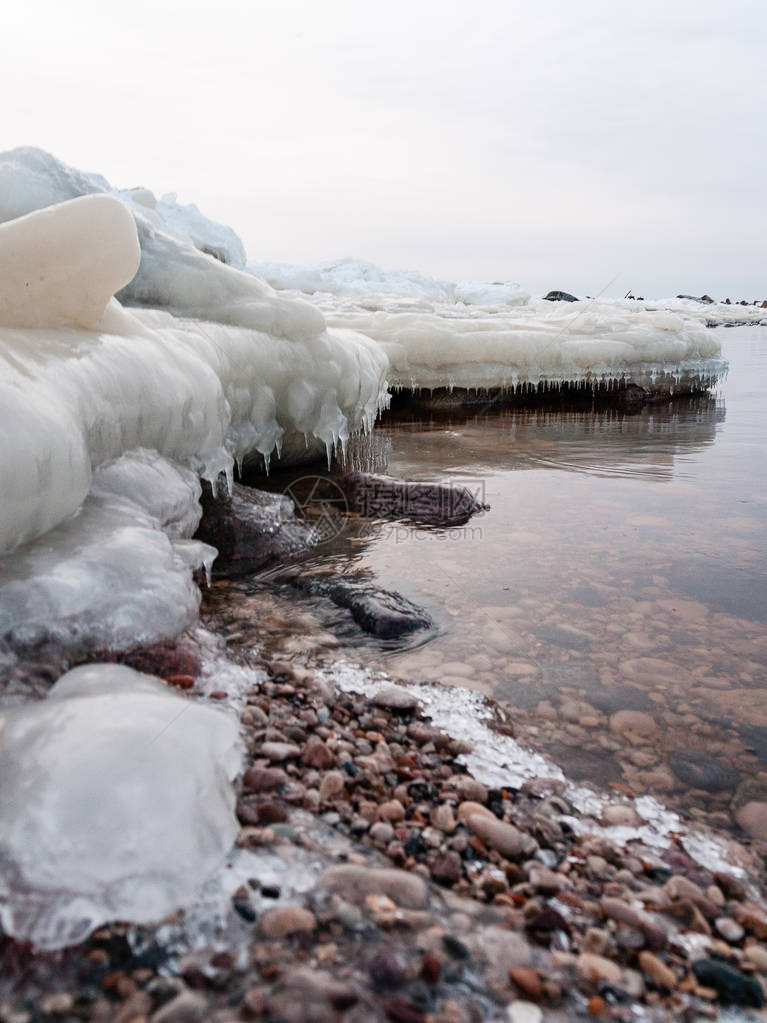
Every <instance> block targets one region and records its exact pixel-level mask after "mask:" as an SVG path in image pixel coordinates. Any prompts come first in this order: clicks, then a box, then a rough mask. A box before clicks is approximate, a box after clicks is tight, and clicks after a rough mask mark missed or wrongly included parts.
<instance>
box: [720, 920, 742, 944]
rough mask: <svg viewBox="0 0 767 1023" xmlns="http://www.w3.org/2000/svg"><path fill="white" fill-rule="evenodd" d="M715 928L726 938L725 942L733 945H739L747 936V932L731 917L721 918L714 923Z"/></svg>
mask: <svg viewBox="0 0 767 1023" xmlns="http://www.w3.org/2000/svg"><path fill="white" fill-rule="evenodd" d="M714 927H715V928H716V931H717V933H718V934H721V936H722V937H723V938H724V940H725V941H729V943H730V944H731V945H737V943H738V942H739V941H742V940H743V938H744V936H745V933H746V932H745V931H744V930H743V928H742V927H741V926H740V924H739V923H738V922H737V920H733V919H732V917H729V916H720V917H719V918H718V919H717V920H715V921H714Z"/></svg>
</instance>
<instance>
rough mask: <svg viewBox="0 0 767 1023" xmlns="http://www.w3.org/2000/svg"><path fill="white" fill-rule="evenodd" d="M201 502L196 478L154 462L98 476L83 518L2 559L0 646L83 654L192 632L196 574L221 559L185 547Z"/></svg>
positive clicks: (129, 459) (117, 465)
mask: <svg viewBox="0 0 767 1023" xmlns="http://www.w3.org/2000/svg"><path fill="white" fill-rule="evenodd" d="M199 496H200V484H199V481H198V479H197V476H196V475H195V474H194V473H193V472H191V471H190V470H188V469H185V468H183V467H182V466H179V465H174V464H173V463H171V462H169V461H167V460H166V459H163V458H161V457H160V456H158V455H156V454H155V453H154V452H149V451H136V452H132V453H130V454H128V455H125V456H123V457H122V458H120V459H118V460H117V461H116V462H112V463H108V464H107V465H105V466H104V467H103V468H102V469H99V470H97V471H96V473H95V475H94V480H93V486H92V488H91V492H90V494H89V496H88V497H87V499H86V500H85V502H84V504H83V505H82V507H81V508H80V509H79V510H78V512H77V514H76V515H74V516H71V517H70V518H67V519H66V520H65V521H64V522H62V523H61V524H60V525H58V526H57V527H56V528H54V529H52V530H51V531H50V532H49V533H48V534H47V536H46V537H45V540H44V542H42V543H38V544H27V545H24V546H22V547H19V548H18V549H17V550H15V551H14V552H13V553H12V554H9V555H7V556H6V557H4V558H2V559H0V566H1V571H0V641H1V640H3V639H4V640H5V641H6V642H7V643H9V644H10V645H11V646H12V647H14V648H16V649H31V648H37V647H39V646H41V645H42V644H45V645H47V646H48V647H50V648H53V649H61V650H65V651H67V652H69V653H80V654H82V653H86V652H89V651H93V650H114V649H120V648H122V647H126V646H133V645H134V644H136V643H152V642H155V641H156V640H158V639H163V638H167V637H171V636H174V635H176V634H177V633H178V632H180V631H181V630H182V629H184V628H186V627H187V626H189V625H191V624H192V623H193V622H194V621H195V619H196V617H197V613H198V610H199V605H200V593H199V590H198V588H197V586H196V585H195V583H194V582H193V579H192V575H193V571H194V569H196V568H197V567H199V566H201V565H203V564H206V565H208V566H209V565H210V564H211V563H212V561H213V558H214V557H215V553H216V552H215V550H214V549H213V548H212V547H209V546H207V545H206V544H204V543H198V542H196V541H191V540H189V539H187V538H188V537H190V536H191V535H192V533H193V532H194V531H195V529H196V528H197V524H198V522H199V519H200V513H201V508H200V503H199Z"/></svg>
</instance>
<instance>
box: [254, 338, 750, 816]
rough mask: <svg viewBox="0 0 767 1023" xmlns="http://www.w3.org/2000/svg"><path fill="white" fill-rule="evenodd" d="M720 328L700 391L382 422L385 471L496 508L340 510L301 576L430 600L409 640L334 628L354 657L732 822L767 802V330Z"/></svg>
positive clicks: (575, 765) (601, 780) (566, 764)
mask: <svg viewBox="0 0 767 1023" xmlns="http://www.w3.org/2000/svg"><path fill="white" fill-rule="evenodd" d="M719 333H720V334H721V339H722V343H723V348H724V354H725V356H726V357H727V358H728V359H729V362H730V372H729V376H728V378H727V379H726V380H725V381H724V382H723V383H722V385H721V387H720V390H719V391H718V392H717V393H716V394H712V395H711V396H707V397H697V398H690V399H685V400H682V401H677V402H675V403H674V404H673V405H671V406H664V407H650V408H645V409H643V410H642V412H641V413H640V414H639V415H634V416H628V415H625V414H622V413H617V412H615V411H606V412H592V411H576V412H564V411H562V412H551V411H546V412H542V411H536V410H532V411H530V410H525V411H517V412H510V411H509V412H505V413H497V412H496V413H490V412H485V413H482V414H477V413H473V414H470V415H461V414H457V415H452V416H451V417H446V416H445V415H444V414H442V415H441V416H439V417H432V416H430V415H429V414H428V413H426V414H423V416H422V418H421V419H420V420H419V421H415V422H413V421H410V422H408V421H402V420H399V421H396V420H392V421H390V422H389V423H388V424H385V425H384V426H383V429H382V430H381V436H382V437H383V438H384V440H385V439H386V438H388V441H389V443H390V450H389V454H388V472H390V473H391V474H392V475H395V476H403V477H407V478H411V479H427V480H437V479H441V480H455V481H460V482H464V483H467V484H468V485H470V486H471V487H472V489H476V490H481V491H482V493H483V494H484V499H485V500H486V501H487V503H488V504H489V505H490V510H489V511H488V512H487V513H486V514H484V515H482V516H480V517H477V518H475V519H473V520H472V521H471V522H470V523H469V524H468V525H467V526H466V527H465V528H464V529H460V530H453V531H449V532H447V533H436V532H433V531H431V532H430V531H426V530H416V529H413V528H409V527H397V528H395V527H392V528H387V529H385V530H379V531H378V532H373V533H371V531H370V529H369V528H367V527H366V526H365V524H363V523H360V522H357V523H354V522H352V523H350V526H349V529H348V530H346V531H345V534H344V535H342V536H341V537H339V538H338V539H337V540H336V541H335V542H334V543H332V544H329V545H327V546H326V548H325V552H324V553H322V552H321V553H320V554H319V555H317V556H315V557H313V558H312V559H311V563H310V565H307V569H310V568H311V567H314V568H320V569H322V570H327V568H328V567H329V566H332V567H333V568H334V570H336V571H342V572H345V573H349V574H355V575H356V574H360V573H361V574H369V575H371V576H375V578H376V579H377V581H378V582H379V583H380V584H382V585H383V586H385V587H389V588H392V589H397V590H399V591H400V592H401V593H403V594H405V595H406V596H408V597H409V598H411V599H412V600H414V601H416V602H417V603H421V604H424V605H426V606H428V608H429V609H430V611H431V612H432V614H433V616H434V619H435V622H436V628H435V630H434V632H433V633H432V634H431V636H430V638H429V640H428V641H427V642H425V643H423V644H421V645H420V646H417V647H414V646H411V647H410V648H408V649H402V648H394V649H384V648H382V647H381V646H377V645H375V644H374V643H373V642H372V641H371V642H369V643H363V644H362V645H360V640H359V637H358V634H356V633H355V631H354V630H352V629H347V630H346V631H345V630H344V626H343V622H340V621H339V622H337V623H336V624H337V625H338V627H339V629H340V634H341V635H342V636H344V635H348V636H349V637H350V639H349V646H350V652H351V653H353V656H355V657H357V658H363V659H366V660H368V661H371V662H373V663H378V664H381V665H382V666H385V667H386V669H387V670H388V671H390V672H392V673H394V674H396V675H399V676H401V677H403V678H407V679H412V680H415V681H435V682H440V683H442V684H447V685H461V686H467V687H471V688H475V689H480V690H482V691H483V692H486V693H488V694H489V695H492V696H493V697H494V698H495V699H496V700H498V701H500V702H501V703H502V704H503V705H504V706H505V707H506V708H507V709H508V710H509V712H510V715H511V717H512V720H513V721H514V722H515V728H516V731H517V736H518V738H520V739H521V740H522V741H525V742H527V743H528V744H530V745H532V746H534V747H535V748H537V749H539V750H543V751H545V752H547V753H549V754H550V755H551V756H552V758H553V759H554V760H555V761H557V762H558V763H559V764H560V765H561V766H562V767H563V768H564V769H565V770H566V771H568V772H569V773H570V774H571V775H572V776H573V777H576V778H582V779H586V780H591V781H594V782H596V783H598V784H610V783H613V784H614V785H617V786H619V787H623V786H625V787H627V788H629V789H631V791H633V792H635V793H637V794H638V793H643V792H650V793H652V794H655V795H658V796H660V797H661V798H663V799H665V800H666V801H667V802H672V803H676V804H677V805H683V806H684V807H685V808H686V809H687V810H689V811H690V812H691V813H693V814H694V815H698V816H701V817H705V818H706V819H708V820H711V821H712V822H714V823H720V824H725V825H728V824H730V823H731V819H732V818H731V814H732V812H733V810H734V809H735V808H736V807H737V806H739V805H741V804H742V803H744V802H747V801H749V800H751V799H762V800H767V698H766V697H767V539H766V538H767V472H766V471H765V441H766V440H767V415H766V413H765V409H766V408H767V404H766V403H765V392H767V328H763V327H759V328H742V329H729V330H728V329H720V331H719ZM379 443H380V441H379ZM283 484H284V478H282V479H281V478H279V477H274V478H273V479H272V481H271V484H270V485H271V486H272V487H273V488H274V489H280V487H281V486H282V485H283ZM351 637H354V639H351ZM625 711H632V712H633V713H632V714H630V715H627V714H625V713H623V714H620V715H619V716H618V717H616V716H615V715H616V714H618V713H619V712H625Z"/></svg>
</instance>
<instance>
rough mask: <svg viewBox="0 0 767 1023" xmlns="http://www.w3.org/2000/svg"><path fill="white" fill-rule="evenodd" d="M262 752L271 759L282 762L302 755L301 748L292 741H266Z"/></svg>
mask: <svg viewBox="0 0 767 1023" xmlns="http://www.w3.org/2000/svg"><path fill="white" fill-rule="evenodd" d="M261 753H262V755H263V756H265V757H267V758H268V759H269V760H272V761H274V762H276V763H280V762H281V761H283V760H292V759H293V758H294V757H298V756H300V755H301V750H300V749H299V748H298V746H296V745H294V744H293V743H292V742H265V743H264V744H263V746H262V747H261Z"/></svg>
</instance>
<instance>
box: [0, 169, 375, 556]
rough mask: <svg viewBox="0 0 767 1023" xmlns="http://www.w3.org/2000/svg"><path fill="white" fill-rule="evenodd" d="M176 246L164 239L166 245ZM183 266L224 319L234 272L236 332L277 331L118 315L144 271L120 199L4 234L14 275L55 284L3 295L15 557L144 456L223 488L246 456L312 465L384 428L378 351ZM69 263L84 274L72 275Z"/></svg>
mask: <svg viewBox="0 0 767 1023" xmlns="http://www.w3.org/2000/svg"><path fill="white" fill-rule="evenodd" d="M33 193H34V194H35V195H38V197H39V194H38V192H35V191H34V189H33ZM171 241H172V239H170V236H167V235H166V236H163V245H166V244H167V245H168V246H170V245H171ZM48 251H50V252H51V253H54V254H55V259H54V258H52V257H51V256H50V255H49V254H47V252H48ZM155 254H156V253H155ZM182 254H183V259H181V258H179V259H176V256H177V255H178V253H177V252H175V254H174V250H173V249H172V247H169V248H168V254H167V258H168V262H167V263H166V264H164V266H163V270H162V272H163V273H164V274H165V277H166V278H168V279H170V278H174V279H175V280H176V281H177V282H179V281H180V282H184V283H178V284H177V287H178V289H181V290H183V289H188V290H189V291H190V293H191V292H196V293H197V300H198V301H199V302H202V304H203V305H204V306H205V307H206V309H207V310H208V311H211V309H212V308H213V306H214V305H215V304H216V301H217V300H218V298H220V299H221V301H223V302H227V301H229V300H230V299H231V289H230V294H229V298H227V297H226V294H225V289H224V291H221V290H220V289H219V288H218V282H220V280H221V278H220V274H224V275H226V274H230V275H233V276H234V278H235V279H236V281H237V282H239V283H238V285H237V286H238V287H240V288H241V290H242V296H245V297H244V298H243V302H244V305H243V304H240V305H237V303H236V302H235V305H234V307H233V308H235V313H233V314H232V317H231V319H234V320H238V319H242V318H244V319H246V320H247V319H251V318H252V319H255V320H256V321H263V324H264V325H267V326H268V327H269V328H273V330H271V329H270V330H267V329H266V326H264V329H261V330H256V329H252V328H246V327H243V326H232V325H229V324H222V323H220V322H208V323H201V322H199V321H195V320H190V319H181V318H179V317H174V316H171V315H170V314H168V313H165V312H157V311H149V310H136V311H135V312H131V311H128V310H126V309H124V308H123V307H121V306H120V305H119V303H117V302H116V301H114V300H111V301H110V299H109V291H110V289H111V288H112V287H113V286H117V285H118V284H119V282H120V281H121V280H123V279H125V277H126V276H129V271H130V269H131V268H134V267H135V262H136V258H137V248H136V233H135V229H134V227H133V224H132V222H131V218H130V216H129V215H127V213H126V210H125V207H124V205H123V204H122V203H121V201H120V200H118V199H117V198H115V197H114V196H109V195H88V196H85V197H83V198H80V199H76V200H73V201H69V202H65V203H62V204H60V205H58V206H54V207H50V208H47V209H43V210H41V211H38V212H36V213H32V214H29V215H28V216H25V217H23V218H22V219H20V220H17V221H13V222H10V223H7V224H5V225H3V226H1V227H0V262H2V265H6V263H7V265H8V266H9V267H10V268H11V270H13V266H14V261H15V260H16V259H17V257H18V258H20V259H21V260H22V263H23V265H24V266H26V267H27V268H29V267H32V266H34V267H35V268H36V270H35V272H36V273H39V268H41V267H42V268H43V269H44V270H45V274H43V275H42V276H45V278H46V280H49V281H50V282H51V290H50V293H49V292H48V291H46V290H45V289H44V288H41V287H38V286H37V285H35V286H34V287H32V288H25V287H24V286H23V281H22V280H21V277H19V273H21V275H22V277H23V272H22V271H18V273H17V272H16V271H13V272H12V273H11V274H10V282H11V283H10V286H8V285H7V284H6V283H4V282H1V283H0V478H2V479H5V480H13V486H12V487H10V488H8V489H7V491H6V492H5V493H4V495H3V504H2V507H1V508H0V551H2V550H10V549H12V548H13V547H14V546H17V545H18V544H21V543H24V542H27V541H29V540H32V539H34V538H35V537H36V536H39V535H40V534H41V533H44V532H46V531H47V530H49V529H51V528H52V527H53V526H55V525H56V524H58V523H59V522H61V521H62V520H63V519H64V518H65V517H66V516H67V515H70V514H72V513H74V512H75V511H76V510H77V508H78V507H79V506H80V504H81V503H82V501H83V500H84V498H85V496H86V494H87V492H88V488H89V486H90V480H91V472H92V468H93V467H97V466H99V465H101V464H103V463H104V462H106V461H108V460H110V459H115V458H118V457H120V456H121V455H122V454H124V453H125V452H127V451H130V450H132V449H134V448H137V447H143V448H148V449H154V450H156V451H158V452H159V453H160V454H162V455H164V456H166V457H168V458H171V459H173V460H176V461H179V462H187V463H188V464H189V465H190V466H192V467H193V468H195V469H197V470H198V471H199V472H201V473H203V474H205V475H207V476H208V477H209V478H212V479H215V478H216V476H218V473H219V471H221V470H222V469H223V470H228V469H229V468H230V467H231V464H232V459H233V458H236V459H239V460H242V459H243V458H245V457H246V456H247V455H248V454H251V453H254V452H255V453H257V454H260V455H261V456H264V457H265V458H268V457H270V456H271V455H272V453H273V452H276V453H277V454H280V453H281V454H282V455H283V456H284V457H285V458H288V457H289V458H292V459H293V460H300V459H301V458H304V459H305V458H306V456H307V454H312V453H314V452H315V451H318V450H319V451H322V452H323V453H326V452H332V450H333V449H334V448H335V447H338V446H340V447H343V445H345V443H346V440H347V439H348V437H349V436H350V435H352V434H353V433H355V432H357V431H360V430H368V429H370V428H371V427H372V424H373V421H374V419H375V417H376V415H377V414H378V411H379V409H380V408H381V407H382V405H383V404H384V403H385V401H386V395H387V391H386V371H387V368H388V363H387V359H386V356H385V354H384V353H383V352H382V351H381V350H380V349H379V347H378V346H377V345H376V344H375V343H374V342H373V341H371V340H370V339H368V338H365V337H362V336H360V335H358V334H355V333H354V332H352V331H348V330H337V331H328V330H326V329H325V327H324V319H323V317H322V314H321V313H320V312H319V311H318V310H316V309H313V308H312V307H311V306H309V305H308V304H307V303H304V302H302V303H298V304H296V303H295V302H294V301H293V300H291V299H287V298H283V299H277V298H276V296H274V293H273V292H272V291H271V289H270V288H269V287H268V285H266V284H263V283H262V282H259V281H256V280H255V279H254V278H252V277H250V276H249V275H248V274H245V273H240V272H239V271H236V270H232V269H230V268H228V267H226V266H224V265H223V264H221V263H219V262H217V261H216V260H213V259H212V258H210V257H208V256H203V255H202V254H201V253H198V252H196V250H194V249H193V248H191V247H190V248H189V249H182ZM70 257H71V262H70V264H69V265H70V267H74V269H66V267H67V264H68V260H70ZM158 259H159V256H158ZM174 259H175V262H174ZM142 260H143V255H142ZM190 260H191V264H193V263H194V261H195V260H202V261H203V262H204V263H205V264H206V267H207V269H206V271H205V273H203V274H202V277H203V278H204V280H202V278H200V275H199V273H198V272H197V271H194V272H191V273H190V274H189V275H187V270H188V269H189V266H190V265H191V264H190V262H189V261H190ZM59 267H64V268H65V269H63V270H60V269H58V268H59ZM198 270H199V268H198ZM200 272H202V271H200ZM14 273H16V276H13V274H14ZM17 278H18V279H17ZM200 280H202V283H201V284H200ZM198 285H199V287H198ZM205 288H207V289H208V291H207V292H206V291H205ZM254 288H255V289H256V291H255V292H254V290H253V289H254ZM211 289H212V290H211ZM235 290H236V289H235ZM256 293H258V294H259V295H261V298H260V299H259V300H258V301H255V300H254V294H256ZM211 295H213V298H211ZM23 296H28V303H27V304H25V303H24V301H23ZM214 299H215V300H214ZM105 303H107V304H106V305H105ZM237 310H239V311H237ZM243 310H246V311H247V315H244V314H243V316H241V315H240V314H241V313H243ZM306 310H308V312H309V314H310V315H309V317H308V318H307V317H306V316H305V315H304V313H305V311H306ZM3 314H4V315H5V320H4V319H3ZM6 320H7V322H6ZM317 326H319V330H316V329H315V327H317Z"/></svg>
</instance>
